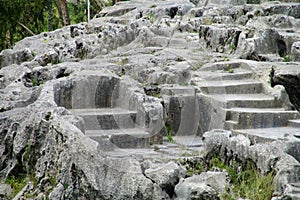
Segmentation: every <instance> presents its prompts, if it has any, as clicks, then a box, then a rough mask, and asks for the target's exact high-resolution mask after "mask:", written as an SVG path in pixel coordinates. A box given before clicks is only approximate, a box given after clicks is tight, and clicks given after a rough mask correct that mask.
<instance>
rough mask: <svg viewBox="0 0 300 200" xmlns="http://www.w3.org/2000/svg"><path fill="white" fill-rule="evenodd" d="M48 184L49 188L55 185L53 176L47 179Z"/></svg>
mask: <svg viewBox="0 0 300 200" xmlns="http://www.w3.org/2000/svg"><path fill="white" fill-rule="evenodd" d="M49 182H50V185H51V186H55V185H56V178H55V177H54V176H51V177H49Z"/></svg>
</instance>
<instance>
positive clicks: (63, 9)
mask: <svg viewBox="0 0 300 200" xmlns="http://www.w3.org/2000/svg"><path fill="white" fill-rule="evenodd" d="M57 7H58V10H59V13H60V16H61V17H62V19H63V24H64V26H68V25H70V16H69V12H68V6H67V1H66V0H57Z"/></svg>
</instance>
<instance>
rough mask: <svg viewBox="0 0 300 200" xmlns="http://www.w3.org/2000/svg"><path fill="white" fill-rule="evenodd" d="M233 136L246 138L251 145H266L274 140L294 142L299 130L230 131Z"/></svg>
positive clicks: (279, 128) (299, 133) (277, 128)
mask: <svg viewBox="0 0 300 200" xmlns="http://www.w3.org/2000/svg"><path fill="white" fill-rule="evenodd" d="M232 133H233V135H238V134H243V135H245V136H246V137H248V138H249V139H250V141H251V143H252V144H255V143H266V142H272V141H274V140H278V139H279V140H294V139H297V136H299V135H300V128H295V127H275V128H274V127H273V128H259V129H237V130H232Z"/></svg>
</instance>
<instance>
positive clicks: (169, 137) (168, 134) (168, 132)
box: [165, 123, 176, 144]
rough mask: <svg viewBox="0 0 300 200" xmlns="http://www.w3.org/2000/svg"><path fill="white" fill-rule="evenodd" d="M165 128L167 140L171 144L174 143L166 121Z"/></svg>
mask: <svg viewBox="0 0 300 200" xmlns="http://www.w3.org/2000/svg"><path fill="white" fill-rule="evenodd" d="M165 126H166V129H167V138H168V141H169V142H170V143H172V144H174V143H176V142H175V140H174V138H173V136H172V133H171V126H170V125H169V124H167V123H166V125H165Z"/></svg>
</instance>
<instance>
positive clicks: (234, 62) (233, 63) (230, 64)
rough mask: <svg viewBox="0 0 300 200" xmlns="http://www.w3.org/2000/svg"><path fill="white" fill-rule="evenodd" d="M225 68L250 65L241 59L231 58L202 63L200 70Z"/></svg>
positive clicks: (241, 67)
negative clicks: (229, 59)
mask: <svg viewBox="0 0 300 200" xmlns="http://www.w3.org/2000/svg"><path fill="white" fill-rule="evenodd" d="M226 69H233V70H236V69H250V67H249V66H248V64H246V63H243V62H241V61H237V60H231V61H221V62H215V63H207V64H204V65H203V67H201V69H200V71H217V70H226Z"/></svg>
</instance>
